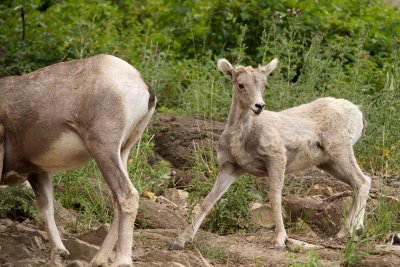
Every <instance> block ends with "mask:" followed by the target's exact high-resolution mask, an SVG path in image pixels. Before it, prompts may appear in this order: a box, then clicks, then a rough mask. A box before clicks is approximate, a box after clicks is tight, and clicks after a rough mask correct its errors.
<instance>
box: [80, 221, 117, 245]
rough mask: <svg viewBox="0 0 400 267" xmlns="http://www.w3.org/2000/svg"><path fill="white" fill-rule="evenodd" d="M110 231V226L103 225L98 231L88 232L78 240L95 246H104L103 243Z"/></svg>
mask: <svg viewBox="0 0 400 267" xmlns="http://www.w3.org/2000/svg"><path fill="white" fill-rule="evenodd" d="M109 230H110V225H109V224H103V225H102V226H100V227H99V228H97V229H96V230H92V231H88V232H86V233H84V234H82V235H80V236H79V237H78V238H79V239H80V240H82V241H85V242H88V243H90V244H93V245H96V246H101V244H103V241H104V239H105V238H106V235H107V233H108V231H109Z"/></svg>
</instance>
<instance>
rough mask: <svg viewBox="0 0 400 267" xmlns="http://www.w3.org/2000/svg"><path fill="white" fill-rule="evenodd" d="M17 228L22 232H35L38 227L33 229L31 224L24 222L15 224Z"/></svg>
mask: <svg viewBox="0 0 400 267" xmlns="http://www.w3.org/2000/svg"><path fill="white" fill-rule="evenodd" d="M15 228H17V229H18V230H19V231H21V232H26V233H35V232H36V231H37V230H36V229H33V228H31V227H29V226H25V225H24V224H22V223H19V224H17V225H15Z"/></svg>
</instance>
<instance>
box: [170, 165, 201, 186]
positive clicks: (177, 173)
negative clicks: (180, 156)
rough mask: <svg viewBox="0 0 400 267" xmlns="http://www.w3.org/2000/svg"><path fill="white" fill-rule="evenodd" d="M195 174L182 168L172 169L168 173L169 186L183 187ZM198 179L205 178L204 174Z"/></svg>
mask: <svg viewBox="0 0 400 267" xmlns="http://www.w3.org/2000/svg"><path fill="white" fill-rule="evenodd" d="M195 178H196V176H195V175H194V174H191V173H188V172H186V171H183V170H179V169H174V170H173V171H172V172H171V174H170V183H169V186H170V187H174V188H185V187H186V186H187V185H189V184H190V183H191V182H192V181H193V180H194V179H195ZM199 178H200V181H202V182H204V181H205V180H206V178H205V177H204V176H201V177H199Z"/></svg>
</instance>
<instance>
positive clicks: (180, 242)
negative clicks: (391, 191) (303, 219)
mask: <svg viewBox="0 0 400 267" xmlns="http://www.w3.org/2000/svg"><path fill="white" fill-rule="evenodd" d="M277 64H278V60H277V59H274V60H272V61H271V62H270V63H269V64H268V65H266V66H261V67H259V68H252V67H243V66H237V67H232V65H231V64H230V63H229V62H228V61H227V60H226V59H220V60H219V61H218V68H219V70H220V71H221V72H222V73H223V74H224V75H225V76H226V77H228V78H229V79H230V80H231V82H232V85H233V96H232V104H231V109H230V112H229V115H228V121H227V124H226V127H225V130H224V132H223V133H222V135H221V137H220V138H219V143H218V148H217V152H218V163H219V165H220V172H219V174H218V177H217V179H216V181H215V184H214V187H213V188H212V190H211V192H210V193H209V194H208V195H207V197H206V198H205V199H204V201H203V203H202V205H201V209H200V211H199V212H198V213H197V215H196V216H195V219H194V220H193V223H192V224H191V225H190V226H189V227H187V228H186V229H185V230H184V232H183V233H182V234H180V235H179V236H178V237H177V238H176V239H175V241H174V242H173V243H172V244H171V245H170V249H182V248H183V247H184V245H185V243H186V242H187V241H189V240H192V239H193V238H194V236H195V234H196V232H197V230H198V229H199V227H200V225H201V223H202V221H203V220H204V218H205V217H206V215H207V213H208V212H209V211H210V210H211V208H212V207H213V205H214V204H215V202H216V201H218V199H219V198H220V197H221V196H222V195H223V194H224V193H225V192H226V191H227V190H228V188H229V186H230V185H231V184H232V183H233V182H234V181H235V180H236V179H238V178H239V177H240V176H241V175H242V174H244V173H250V174H252V175H255V176H268V177H269V185H270V186H269V190H270V191H269V198H270V202H271V206H272V209H273V216H274V220H275V224H276V228H275V235H274V239H273V245H274V246H275V247H277V248H283V247H285V241H286V240H287V234H286V231H285V228H284V225H283V219H282V207H281V206H282V205H281V200H282V186H283V181H284V176H285V173H291V172H296V171H300V170H304V169H307V168H310V167H312V166H317V167H318V168H320V169H322V170H324V171H326V172H328V173H329V174H331V175H332V176H333V177H335V178H337V179H339V180H341V181H343V182H346V183H348V184H349V185H350V186H351V187H352V188H353V190H354V194H355V201H354V203H353V207H352V209H351V212H350V213H349V214H348V215H347V218H346V220H345V223H344V224H343V225H342V228H341V230H340V232H339V233H338V237H343V236H344V235H345V234H346V232H347V231H349V232H350V233H351V232H352V231H353V230H355V231H362V227H363V218H364V213H365V205H366V201H367V198H368V193H369V188H370V184H371V179H370V178H369V177H367V176H365V175H364V174H363V173H362V171H361V169H360V168H359V167H358V165H357V162H356V159H355V157H354V152H353V145H354V144H355V143H356V141H357V140H358V139H359V138H360V136H361V134H362V131H363V116H362V113H361V112H360V110H359V109H358V107H357V106H355V105H354V104H352V103H351V102H349V101H347V100H344V99H335V98H330V97H326V98H320V99H317V100H315V101H313V102H311V103H309V104H305V105H301V106H298V107H294V108H290V109H287V110H283V111H281V112H272V111H267V110H264V111H263V109H264V101H263V98H262V95H263V92H264V88H265V86H266V85H267V76H268V75H269V74H270V73H271V72H272V71H273V70H274V69H275V68H276V66H277Z"/></svg>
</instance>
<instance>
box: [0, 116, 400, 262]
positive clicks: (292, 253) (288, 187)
mask: <svg viewBox="0 0 400 267" xmlns="http://www.w3.org/2000/svg"><path fill="white" fill-rule="evenodd" d="M223 126H224V124H223V123H220V122H212V121H209V120H202V119H200V118H189V117H177V116H172V115H161V116H159V117H158V118H157V120H156V121H155V122H154V123H153V125H152V126H151V128H152V130H153V131H155V132H156V135H155V139H154V140H155V141H156V145H155V148H156V151H157V152H158V153H159V154H160V155H161V156H162V157H163V158H164V159H165V160H167V161H169V162H171V164H172V166H173V168H176V169H181V170H183V171H185V170H186V169H187V167H188V166H190V165H191V164H193V163H192V162H191V161H190V160H187V159H188V158H191V156H190V154H191V153H192V152H193V144H194V143H196V142H198V143H202V144H210V140H211V143H212V142H215V140H218V136H219V134H220V133H221V132H222V129H223ZM189 176H190V175H189ZM371 176H372V175H371ZM189 178H190V177H189ZM372 178H373V183H372V189H371V194H370V196H371V197H370V200H369V202H368V207H367V209H370V208H371V205H373V199H374V198H376V194H377V192H378V189H381V188H382V187H385V192H387V194H388V195H392V196H394V197H396V196H398V191H399V188H398V187H397V188H396V186H393V185H391V184H389V183H387V182H385V181H392V180H394V181H397V180H398V178H393V179H382V178H380V177H374V176H372ZM256 184H257V187H258V189H259V190H266V191H267V190H268V185H267V183H266V182H265V179H257V180H256ZM316 184H318V185H320V186H322V187H325V188H326V187H329V188H330V190H331V191H332V192H330V193H331V194H333V195H336V194H340V193H341V192H346V191H348V190H350V187H349V186H348V185H346V184H344V183H342V182H340V181H337V180H335V179H332V178H331V177H330V176H329V175H327V174H325V173H324V172H322V171H320V170H318V169H310V170H308V171H304V172H301V173H298V174H295V175H288V176H287V177H286V180H285V187H284V196H286V195H290V194H292V195H295V196H299V197H306V196H309V195H310V192H311V191H312V190H313V188H314V186H315V185H316ZM141 202H142V210H143V207H145V209H144V210H145V211H144V213H141V212H142V211H140V208H139V214H138V217H140V218H138V220H137V221H138V222H139V223H138V224H137V225H138V226H140V227H143V228H145V229H135V231H134V237H133V238H134V248H133V261H134V266H141V267H142V266H143V267H145V266H146V267H147V266H150V267H151V266H178V267H179V266H180V267H181V266H193V267H197V266H255V267H260V266H343V262H344V257H345V254H344V250H345V243H344V242H343V241H340V240H336V239H334V238H332V237H329V235H320V234H319V233H316V232H315V231H312V230H311V228H310V227H308V228H307V227H305V228H302V227H303V226H304V225H305V224H301V222H297V223H287V224H286V226H287V231H288V234H289V237H291V238H294V239H297V240H301V241H304V242H307V243H310V244H314V245H319V246H320V247H318V248H313V249H305V248H303V247H298V246H289V247H288V248H287V249H285V250H279V249H274V248H272V247H271V240H272V237H273V230H271V229H267V228H263V227H259V228H258V229H256V230H254V231H252V232H249V233H236V234H232V235H224V236H220V235H216V234H212V233H209V232H206V231H203V230H201V231H200V232H199V233H198V235H197V236H196V239H195V242H194V243H191V244H187V246H186V248H185V249H184V250H182V251H170V250H168V246H169V244H170V242H171V241H173V240H174V238H175V237H176V236H177V235H178V234H179V233H180V232H181V231H182V230H181V229H182V228H184V227H185V224H182V223H181V222H180V223H174V222H172V223H171V222H169V223H170V224H168V223H166V222H167V221H171V220H172V221H174V220H179V221H182V220H184V219H182V218H183V216H184V215H182V214H179V213H176V212H175V211H173V210H172V209H171V207H170V206H169V205H167V204H165V203H164V204H163V203H158V204H156V206H154V207H153V206H151V205H152V202H151V201H150V200H143V201H141ZM147 205H149V206H147ZM146 211H151V212H152V213H154V214H155V216H157V219H154V220H152V219H151V216H152V215H151V214H148V213H146ZM63 212H64V213H63V214H62V215H61V216H60V215H59V216H56V220H57V225H59V226H61V227H60V230H61V233H62V236H63V238H64V244H65V245H66V247H67V249H68V250H69V251H70V253H71V254H70V255H69V256H68V257H67V258H66V260H65V263H64V264H65V265H66V266H69V267H73V266H85V265H86V264H88V262H89V261H90V259H91V257H93V255H94V254H95V253H96V252H97V250H98V248H99V245H100V244H101V242H102V240H103V239H104V236H105V234H106V232H107V226H106V225H105V226H102V227H100V228H99V229H97V230H91V231H89V232H88V233H72V232H71V231H69V230H68V227H62V225H64V226H65V225H71V223H72V224H73V222H70V220H73V218H74V216H73V215H71V216H69V215H68V212H67V211H63ZM174 212H175V213H174ZM163 214H165V215H163ZM164 216H165V217H164ZM152 223H153V224H152ZM164 223H166V224H164ZM299 224H301V225H302V226H301V227H299ZM149 228H153V229H149ZM299 228H302V229H301V230H299ZM358 253H360V255H362V259H361V260H360V261H358V263H357V264H355V265H353V266H371V267H372V266H400V250H399V251H398V252H396V251H395V252H383V251H379V250H377V249H374V248H370V249H368V250H365V251H361V252H358ZM49 256H50V251H49V242H48V239H47V234H46V233H45V232H44V231H43V229H42V227H41V226H40V224H39V223H38V222H35V221H30V220H25V221H23V222H17V221H11V220H10V219H7V218H3V219H0V266H7V267H11V266H21V267H22V266H28V267H29V266H30V267H39V266H46V265H48V263H49V258H50V257H49ZM315 262H318V264H315ZM300 263H303V265H301V264H300Z"/></svg>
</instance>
